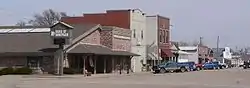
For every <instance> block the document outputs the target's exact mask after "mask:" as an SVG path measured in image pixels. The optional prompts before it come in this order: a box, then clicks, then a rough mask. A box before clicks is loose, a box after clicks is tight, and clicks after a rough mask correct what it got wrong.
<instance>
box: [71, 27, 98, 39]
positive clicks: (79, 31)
mask: <svg viewBox="0 0 250 88" xmlns="http://www.w3.org/2000/svg"><path fill="white" fill-rule="evenodd" d="M70 25H71V26H73V27H74V29H73V35H72V37H73V38H74V39H75V38H76V37H78V36H80V35H82V34H84V33H85V32H87V31H89V30H91V29H92V28H94V27H95V26H98V24H70Z"/></svg>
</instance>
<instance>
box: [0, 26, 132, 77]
mask: <svg viewBox="0 0 250 88" xmlns="http://www.w3.org/2000/svg"><path fill="white" fill-rule="evenodd" d="M71 26H73V27H74V29H73V31H72V40H71V42H70V43H69V44H68V45H66V46H65V48H64V51H65V59H64V62H65V63H68V66H66V64H64V65H65V67H67V68H72V69H75V70H76V71H77V72H78V73H83V71H84V70H87V71H88V72H92V73H94V74H95V73H114V72H118V71H119V69H121V71H123V72H124V71H125V70H126V69H128V68H130V65H131V62H130V61H131V58H132V56H134V55H135V56H137V54H133V53H131V52H130V49H131V48H130V46H131V44H130V41H131V40H130V39H129V37H130V36H131V31H130V30H127V31H124V32H119V33H117V32H115V31H116V30H117V29H119V28H117V27H108V28H110V31H112V33H111V34H103V33H102V32H104V31H102V30H105V31H107V29H106V28H107V27H103V26H101V25H96V24H71ZM116 36H119V37H118V38H116ZM104 37H106V38H111V39H112V40H111V41H114V42H110V40H104V41H102V40H103V39H102V38H104ZM0 41H1V42H2V43H1V44H0V61H1V62H0V67H2V68H4V67H30V68H35V69H43V72H51V73H55V72H58V66H59V65H58V64H57V62H58V60H59V55H60V54H59V52H58V46H56V45H53V43H52V41H51V37H50V28H49V27H34V26H24V27H20V26H4V27H0ZM117 41H119V42H117ZM127 42H129V43H127ZM107 45H113V46H112V47H108V46H107ZM2 62H7V63H2Z"/></svg>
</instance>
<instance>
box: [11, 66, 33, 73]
mask: <svg viewBox="0 0 250 88" xmlns="http://www.w3.org/2000/svg"><path fill="white" fill-rule="evenodd" d="M14 74H18V75H24V74H26V75H29V74H32V69H30V68H28V67H22V68H17V69H15V70H14Z"/></svg>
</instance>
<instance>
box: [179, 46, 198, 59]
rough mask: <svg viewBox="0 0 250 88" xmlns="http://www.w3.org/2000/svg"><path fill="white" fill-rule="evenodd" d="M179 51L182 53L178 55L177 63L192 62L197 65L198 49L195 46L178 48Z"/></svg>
mask: <svg viewBox="0 0 250 88" xmlns="http://www.w3.org/2000/svg"><path fill="white" fill-rule="evenodd" d="M179 49H180V50H181V51H184V52H182V53H179V57H178V61H179V62H183V61H185V62H187V61H193V62H195V63H198V62H199V60H198V47H197V46H180V47H179Z"/></svg>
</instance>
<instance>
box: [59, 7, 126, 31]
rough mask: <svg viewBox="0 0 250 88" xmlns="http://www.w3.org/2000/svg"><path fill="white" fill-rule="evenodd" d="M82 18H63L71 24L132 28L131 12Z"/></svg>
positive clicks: (112, 11) (118, 11)
mask: <svg viewBox="0 0 250 88" xmlns="http://www.w3.org/2000/svg"><path fill="white" fill-rule="evenodd" d="M83 15H84V16H80V17H63V18H62V21H63V22H66V23H69V24H81V23H94V24H101V25H105V26H116V27H121V28H127V29H129V28H130V10H108V11H107V12H106V13H93V14H83Z"/></svg>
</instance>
